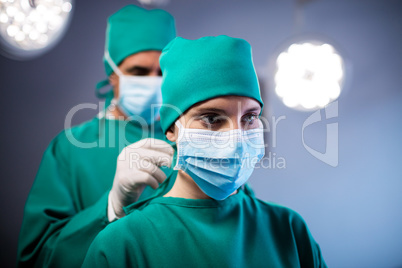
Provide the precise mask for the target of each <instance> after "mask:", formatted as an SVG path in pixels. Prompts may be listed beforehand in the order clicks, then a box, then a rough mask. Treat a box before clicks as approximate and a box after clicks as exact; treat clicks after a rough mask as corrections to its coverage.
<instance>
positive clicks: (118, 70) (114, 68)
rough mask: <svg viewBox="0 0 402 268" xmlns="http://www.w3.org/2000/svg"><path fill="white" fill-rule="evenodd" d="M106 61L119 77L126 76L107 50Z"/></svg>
mask: <svg viewBox="0 0 402 268" xmlns="http://www.w3.org/2000/svg"><path fill="white" fill-rule="evenodd" d="M105 60H106V61H107V62H108V63H109V65H110V67H112V69H113V71H114V72H115V73H116V74H117V75H118V76H119V77H121V76H124V74H123V72H122V71H121V70H120V69H119V67H117V65H116V64H115V63H114V61H113V60H112V58H111V57H110V54H109V51H108V50H105Z"/></svg>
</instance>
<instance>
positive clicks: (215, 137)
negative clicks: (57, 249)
mask: <svg viewBox="0 0 402 268" xmlns="http://www.w3.org/2000/svg"><path fill="white" fill-rule="evenodd" d="M160 63H161V68H162V72H163V79H164V80H163V84H162V96H163V104H164V106H163V107H162V109H161V125H162V129H163V131H164V132H165V134H166V137H167V138H168V139H169V140H170V141H172V142H176V145H177V150H178V152H177V159H176V166H175V169H176V170H178V171H175V172H173V173H172V174H171V175H170V177H169V178H168V179H167V180H166V181H165V183H164V184H162V185H161V189H162V190H161V191H160V194H159V195H156V196H155V197H154V198H150V199H149V200H147V201H144V202H141V203H136V204H134V205H132V207H130V208H128V209H127V210H126V212H127V213H130V212H131V213H130V214H129V215H127V216H126V217H124V218H122V219H121V220H119V221H116V222H114V223H112V224H110V225H109V226H108V227H107V228H105V229H104V230H103V231H102V232H101V233H99V235H98V236H97V237H96V238H95V240H94V242H93V243H92V245H91V247H90V249H89V251H88V254H87V256H86V258H85V261H84V265H83V267H326V264H325V262H324V260H323V257H322V255H321V252H320V248H319V246H318V244H317V243H316V242H315V241H314V239H313V237H312V236H311V234H310V232H309V230H308V228H307V226H306V224H305V222H304V221H303V219H302V218H301V217H300V216H299V214H297V213H296V212H294V211H292V210H290V209H288V208H285V207H282V206H279V205H274V204H271V203H267V202H264V201H261V200H259V199H258V198H256V197H254V196H253V194H252V193H250V192H249V191H248V188H247V187H245V186H244V184H245V183H246V181H247V179H248V178H249V176H250V175H251V173H252V171H253V168H254V165H255V163H256V162H258V161H259V160H261V158H262V157H263V154H264V141H263V135H262V134H263V133H262V127H261V122H260V120H259V115H260V114H261V110H262V107H263V102H262V100H261V96H260V90H259V86H258V80H257V76H256V73H255V70H254V66H253V63H252V56H251V47H250V45H249V44H248V43H247V42H246V41H244V40H242V39H237V38H231V37H228V36H218V37H204V38H201V39H198V40H193V41H191V40H186V39H183V38H176V39H174V40H173V41H172V42H170V43H169V45H168V46H167V47H166V48H165V49H164V50H163V52H162V55H161V58H160ZM171 179H175V183H174V185H173V186H172V187H171V189H170V190H169V191H168V192H167V193H166V189H165V188H166V184H167V181H168V180H171Z"/></svg>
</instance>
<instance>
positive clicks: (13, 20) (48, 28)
mask: <svg viewBox="0 0 402 268" xmlns="http://www.w3.org/2000/svg"><path fill="white" fill-rule="evenodd" d="M72 8H73V0H0V44H1V48H2V49H1V52H2V53H3V54H4V55H6V56H8V57H11V58H16V59H26V58H32V57H35V56H37V55H40V54H42V53H44V52H46V51H47V50H48V49H50V48H51V47H52V46H54V45H55V44H56V43H57V41H58V40H59V39H60V38H61V37H62V35H63V33H64V32H65V30H66V28H67V25H68V22H69V19H70V17H71V13H72V12H71V11H72Z"/></svg>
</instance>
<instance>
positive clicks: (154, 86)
mask: <svg viewBox="0 0 402 268" xmlns="http://www.w3.org/2000/svg"><path fill="white" fill-rule="evenodd" d="M175 36H176V30H175V22H174V18H173V17H172V16H171V15H170V14H169V13H167V12H165V11H163V10H145V9H143V8H140V7H137V6H134V5H129V6H126V7H124V8H122V9H121V10H119V11H118V12H116V13H115V14H113V15H112V16H110V17H109V19H108V25H107V30H106V46H105V58H104V64H105V68H106V74H107V76H108V80H107V83H110V85H111V86H112V87H113V90H112V94H111V96H112V98H113V100H112V101H111V104H110V105H109V106H108V108H107V109H105V111H104V112H103V113H101V114H100V115H99V116H98V117H96V118H93V119H92V120H90V121H88V122H85V123H83V124H81V125H79V126H76V127H73V128H71V129H66V130H65V131H63V132H61V133H60V134H59V135H58V136H57V137H56V138H55V139H54V140H53V141H52V142H51V143H50V145H49V147H48V148H47V150H46V152H45V153H44V156H43V159H42V162H41V165H40V168H39V171H38V173H37V176H36V179H35V182H34V184H33V186H32V189H31V192H30V194H29V196H28V199H27V202H26V205H25V211H24V219H23V224H22V228H21V232H20V237H19V244H18V257H17V262H18V264H17V266H18V267H80V266H81V264H82V262H83V260H84V257H85V255H86V252H87V250H88V248H89V245H90V244H91V242H92V240H93V239H94V238H95V236H96V235H97V234H98V233H99V232H100V231H101V230H103V229H104V228H105V227H106V226H107V225H108V224H109V223H110V222H111V221H113V220H116V219H118V218H120V217H123V216H125V213H124V211H123V207H124V206H126V205H129V204H131V203H132V202H135V201H137V200H142V199H145V198H147V197H148V196H150V195H152V194H153V191H154V190H153V189H155V188H157V187H158V185H159V183H161V182H163V180H164V179H165V178H166V175H165V173H164V172H163V171H162V170H161V169H160V168H159V166H161V165H165V166H169V165H170V162H171V160H172V157H173V153H174V150H173V149H172V147H171V146H169V145H168V144H167V143H166V142H165V141H162V140H159V139H165V137H164V135H163V132H162V129H161V126H160V123H159V113H158V107H153V105H154V104H159V105H160V104H161V92H160V91H161V88H160V85H161V79H162V78H161V70H160V66H159V56H160V54H161V51H162V49H163V48H164V47H165V46H166V45H167V44H168V43H169V42H170V41H171V40H172V39H173V38H174V37H175ZM105 84H106V83H103V84H102V85H105ZM109 95H110V94H109ZM109 97H110V96H109ZM151 108H155V109H151ZM119 154H120V156H119ZM126 155H127V156H130V157H126ZM155 156H161V157H162V156H163V158H164V159H163V160H161V161H159V162H158V160H157V159H156V158H155ZM118 157H119V159H118ZM117 160H118V161H117ZM144 161H145V162H146V163H147V164H148V165H142V166H141V165H137V163H139V162H144ZM165 170H168V169H165ZM147 185H149V187H146V186H147Z"/></svg>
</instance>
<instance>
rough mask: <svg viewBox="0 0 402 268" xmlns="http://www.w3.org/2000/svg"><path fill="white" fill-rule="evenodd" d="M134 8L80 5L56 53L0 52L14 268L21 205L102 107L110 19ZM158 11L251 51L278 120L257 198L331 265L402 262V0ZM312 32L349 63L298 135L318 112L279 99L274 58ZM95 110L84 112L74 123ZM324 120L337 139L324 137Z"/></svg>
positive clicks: (4, 226) (259, 0)
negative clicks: (325, 104)
mask: <svg viewBox="0 0 402 268" xmlns="http://www.w3.org/2000/svg"><path fill="white" fill-rule="evenodd" d="M2 2H4V1H2ZM127 4H137V5H139V3H138V2H137V1H134V0H132V1H128V0H118V1H116V0H114V1H111V0H96V1H95V0H85V1H75V2H74V6H73V13H72V18H71V23H70V25H69V27H68V28H67V30H66V34H65V36H64V37H63V38H62V39H61V41H60V42H59V43H58V44H57V45H56V46H54V47H53V48H52V49H51V50H50V51H48V52H47V53H45V54H43V55H41V56H39V57H36V58H33V59H29V60H25V61H23V60H13V59H10V58H8V57H5V56H2V55H0V70H1V79H0V89H1V98H0V101H1V105H0V118H1V121H0V122H2V124H3V125H2V126H1V134H0V135H1V139H0V143H1V147H0V148H1V158H0V159H2V160H1V163H0V171H1V182H0V198H1V199H0V200H1V204H2V205H1V206H0V215H1V217H2V221H1V228H0V238H1V241H2V243H1V246H0V259H1V261H0V263H1V266H2V267H13V266H14V264H15V259H16V248H17V239H18V234H19V229H20V226H21V222H22V217H23V208H24V204H25V201H26V198H27V196H28V193H29V190H30V188H31V185H32V183H33V181H34V178H35V175H36V172H37V170H38V167H39V163H40V161H41V157H42V154H43V152H44V151H45V149H46V147H47V145H48V144H49V143H50V141H51V139H52V138H53V137H55V136H56V135H57V134H58V133H59V132H60V131H62V129H63V128H64V121H65V118H66V115H67V113H68V112H69V111H70V109H72V108H73V107H74V106H75V105H77V104H80V103H94V104H97V105H98V104H99V101H98V99H97V98H96V97H95V94H94V90H95V85H96V83H97V82H99V81H100V80H103V79H105V78H106V77H105V73H104V67H103V63H102V56H103V50H104V41H105V28H106V19H107V17H108V16H109V15H110V14H112V13H114V12H116V11H117V10H118V9H120V8H121V7H123V6H124V5H127ZM162 8H163V9H166V10H167V11H169V12H170V13H171V14H172V15H173V16H174V17H175V18H176V25H177V30H178V35H180V36H183V37H185V38H189V39H197V38H200V37H202V36H207V35H220V34H226V35H229V36H233V37H239V38H244V39H246V40H247V41H248V42H250V44H251V45H252V47H253V56H254V63H255V66H256V69H257V71H258V74H259V78H260V80H261V83H262V85H263V94H264V98H265V108H266V112H265V115H266V116H267V117H268V118H269V119H270V122H271V123H272V125H271V127H272V126H273V123H274V121H275V120H276V129H275V131H273V129H272V128H271V132H270V133H269V134H268V136H267V137H268V142H269V143H270V145H271V151H270V152H269V153H268V154H267V156H266V159H265V162H264V166H261V167H260V168H257V169H256V170H255V172H254V174H253V176H252V178H251V180H250V183H251V185H252V187H253V188H254V190H255V192H256V195H257V196H258V197H259V198H261V199H263V200H266V201H272V202H275V203H279V204H282V205H284V206H287V207H290V208H292V209H294V210H296V211H297V212H298V213H300V214H301V215H302V217H303V218H304V219H305V221H306V222H307V224H308V226H309V228H310V231H311V233H312V234H313V236H314V238H315V239H316V241H317V242H318V243H319V244H320V246H321V249H322V252H323V255H324V258H325V260H326V262H327V264H328V266H329V267H402V228H401V226H402V164H401V159H402V153H401V150H402V141H401V137H402V135H401V134H402V88H401V87H402V2H401V1H399V0H385V1H379V0H364V1H362V0H316V1H297V2H296V1H292V0H280V1H279V0H247V1H245V0H242V1H241V0H219V1H216V0H170V1H169V2H168V3H167V4H165V5H164V6H163V7H162ZM311 35H313V36H316V37H318V38H322V39H323V40H324V41H326V42H328V40H329V42H331V43H332V44H333V45H334V47H336V48H337V50H338V51H339V52H340V54H341V55H342V57H343V59H344V60H345V63H346V65H345V66H346V67H347V68H346V69H345V88H344V90H343V91H342V93H341V95H340V97H339V99H338V101H337V102H336V105H337V111H336V113H335V116H334V117H332V118H328V119H326V113H325V112H324V110H322V111H321V116H322V120H320V121H318V122H316V123H314V124H311V125H309V126H307V127H306V126H305V128H304V132H303V124H305V122H306V120H307V118H309V116H311V115H312V114H313V113H314V111H298V110H294V109H291V108H288V107H287V106H285V105H284V104H283V103H282V101H281V100H280V99H279V98H278V97H277V96H276V94H275V90H274V87H273V85H274V83H273V75H274V72H275V68H273V62H275V58H276V56H277V55H278V53H279V52H280V51H281V50H283V49H286V45H287V44H289V40H292V39H293V38H296V37H297V38H299V39H303V36H311ZM189 94H191V93H190V92H189ZM335 108H336V107H335ZM334 111H335V110H334ZM98 112H99V111H98V110H93V109H86V110H82V111H80V112H79V113H77V114H76V115H75V116H74V118H73V123H74V124H79V123H81V122H84V121H85V120H89V119H90V118H92V117H93V116H94V115H96V114H97V113H98ZM327 115H328V111H327ZM278 118H281V119H280V121H278ZM329 125H332V126H335V125H336V126H338V130H337V132H334V131H333V130H334V129H333V128H331V131H332V132H331V133H330V134H328V135H327V126H329ZM302 132H303V133H304V136H302ZM328 133H329V132H328ZM328 136H331V137H332V138H334V137H335V138H336V139H333V140H332V141H335V140H337V141H338V146H337V152H336V155H335V157H336V159H337V160H338V161H337V163H335V164H332V165H329V164H327V163H325V162H323V161H322V160H320V159H318V158H316V157H314V156H313V155H312V154H311V153H310V152H309V151H308V150H307V149H306V147H309V148H313V149H314V150H316V151H319V152H322V153H325V151H326V148H327V147H328V146H330V145H328V146H327V147H326V140H327V138H328Z"/></svg>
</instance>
